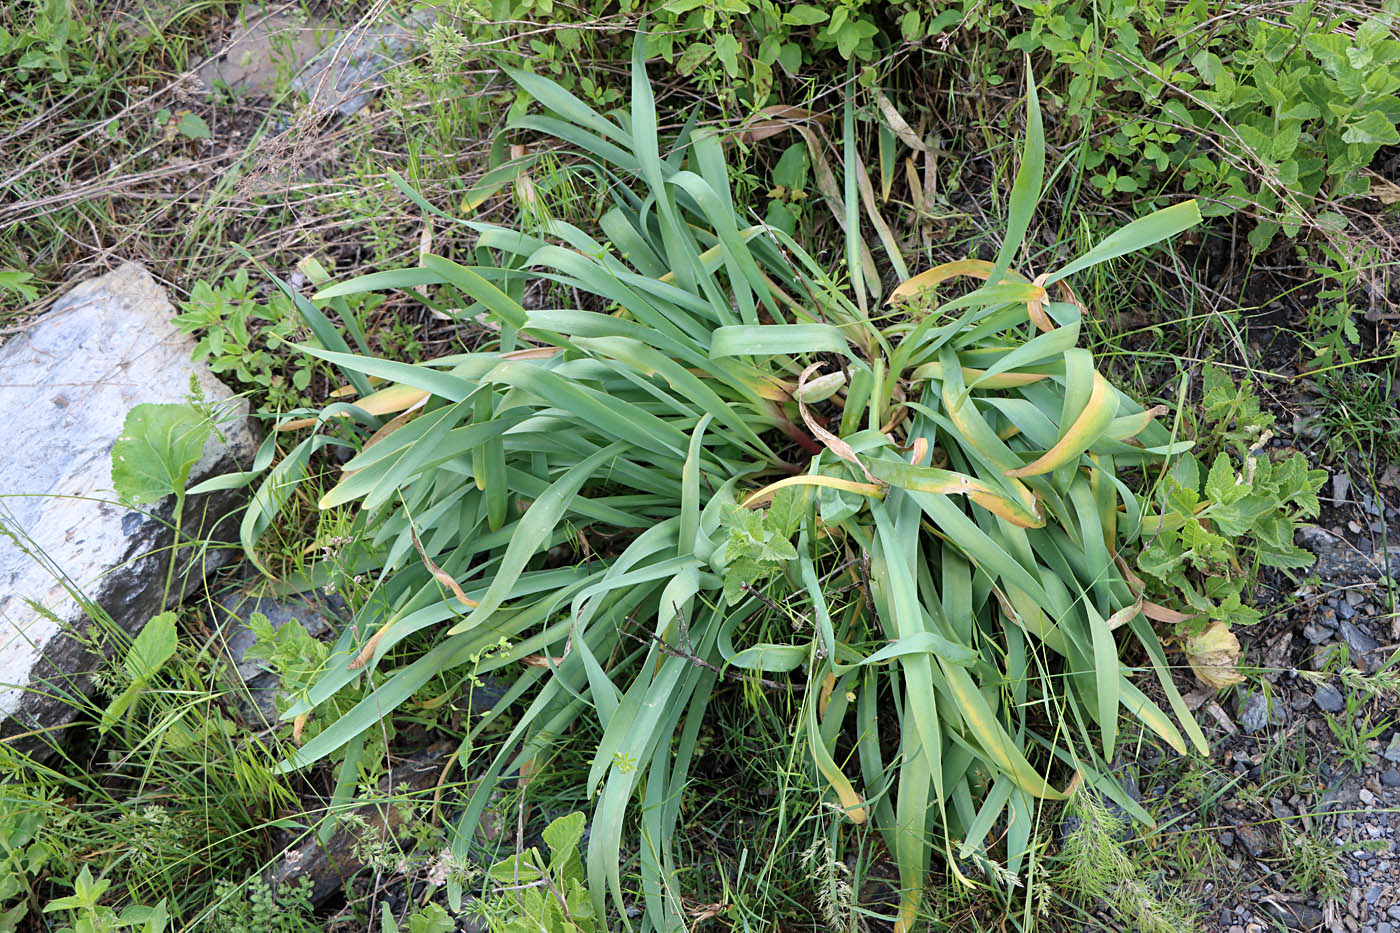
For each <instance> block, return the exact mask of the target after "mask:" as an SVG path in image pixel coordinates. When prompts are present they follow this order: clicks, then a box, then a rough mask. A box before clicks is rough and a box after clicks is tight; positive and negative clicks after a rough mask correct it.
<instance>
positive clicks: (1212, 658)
mask: <svg viewBox="0 0 1400 933" xmlns="http://www.w3.org/2000/svg"><path fill="white" fill-rule="evenodd" d="M1184 647H1185V649H1186V660H1187V661H1189V662H1191V669H1192V670H1193V671H1195V672H1196V676H1197V677H1199V678H1200V679H1201V680H1203V681H1204V682H1205V683H1206V684H1208V685H1209V686H1211V687H1214V688H1215V689H1217V690H1219V689H1221V688H1223V687H1230V686H1233V685H1234V684H1237V683H1240V682H1241V681H1242V680H1244V675H1243V674H1241V673H1240V671H1239V667H1238V665H1239V660H1240V640H1239V639H1238V638H1236V637H1235V633H1234V632H1232V631H1230V627H1229V626H1228V625H1226V624H1225V623H1224V622H1216V623H1214V624H1212V625H1211V627H1210V628H1208V629H1206V630H1205V631H1204V632H1202V633H1201V634H1199V635H1194V636H1192V637H1190V638H1188V639H1186V643H1185V645H1184Z"/></svg>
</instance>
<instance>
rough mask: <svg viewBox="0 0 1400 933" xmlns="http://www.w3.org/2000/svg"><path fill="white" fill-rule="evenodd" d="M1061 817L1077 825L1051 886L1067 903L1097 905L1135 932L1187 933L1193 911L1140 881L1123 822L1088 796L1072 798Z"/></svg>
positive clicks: (1194, 919) (1195, 923) (1194, 921)
mask: <svg viewBox="0 0 1400 933" xmlns="http://www.w3.org/2000/svg"><path fill="white" fill-rule="evenodd" d="M1067 814H1069V815H1071V816H1073V818H1074V819H1075V820H1076V821H1077V822H1076V823H1075V825H1074V828H1073V829H1071V830H1070V831H1069V833H1068V834H1067V835H1066V836H1065V839H1064V842H1063V844H1062V845H1061V846H1060V852H1059V855H1058V856H1057V861H1058V862H1059V867H1058V868H1057V869H1056V870H1055V872H1054V875H1053V883H1054V884H1055V885H1056V886H1057V887H1058V888H1059V889H1060V890H1061V891H1064V892H1066V893H1067V894H1068V895H1069V897H1070V899H1071V900H1072V901H1077V902H1079V903H1088V904H1093V903H1095V902H1102V903H1104V904H1106V905H1107V906H1108V907H1109V908H1111V909H1112V910H1113V911H1114V912H1115V913H1116V914H1117V915H1118V916H1119V917H1121V918H1123V919H1124V920H1125V921H1126V923H1127V925H1129V926H1131V927H1132V928H1134V929H1137V930H1140V931H1141V933H1190V931H1194V930H1197V929H1199V926H1200V917H1199V911H1198V910H1197V909H1196V908H1195V907H1194V906H1193V905H1192V904H1191V903H1190V902H1188V901H1187V900H1186V899H1184V898H1182V897H1181V896H1179V895H1177V894H1175V893H1172V892H1163V891H1162V890H1161V889H1160V886H1158V885H1154V884H1151V883H1149V882H1148V881H1147V880H1145V879H1144V878H1143V877H1142V871H1141V869H1140V867H1139V866H1138V865H1137V864H1136V863H1134V861H1133V858H1132V855H1131V854H1130V852H1129V849H1128V846H1127V845H1126V844H1125V841H1124V840H1125V839H1127V838H1129V834H1127V833H1126V832H1125V830H1126V829H1127V824H1126V821H1125V820H1124V818H1123V817H1121V816H1119V815H1118V814H1117V813H1114V812H1113V811H1112V810H1110V809H1109V808H1108V807H1107V806H1106V805H1105V804H1104V802H1103V800H1102V799H1100V798H1099V797H1098V796H1096V795H1095V794H1092V793H1082V792H1081V793H1079V794H1076V795H1075V796H1074V798H1073V800H1072V801H1071V803H1070V805H1069V807H1068V808H1067Z"/></svg>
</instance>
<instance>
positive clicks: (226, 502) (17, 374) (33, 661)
mask: <svg viewBox="0 0 1400 933" xmlns="http://www.w3.org/2000/svg"><path fill="white" fill-rule="evenodd" d="M174 313H175V311H174V308H172V307H171V305H170V302H169V300H168V299H167V298H166V295H165V291H164V289H162V288H161V287H160V286H159V285H157V284H156V282H155V280H154V279H152V278H151V275H150V273H148V272H147V271H146V270H145V268H144V267H142V266H141V265H139V264H137V263H127V264H126V265H124V266H122V267H121V268H119V269H117V270H116V271H115V272H111V273H109V274H107V275H104V276H102V277H101V278H98V279H93V280H90V281H87V282H84V283H82V284H80V285H78V286H77V287H76V288H74V289H73V290H72V291H70V292H69V293H68V294H66V295H64V296H63V297H62V298H61V299H60V300H59V301H58V302H57V303H56V304H55V305H54V306H53V309H52V310H50V311H49V312H48V313H47V314H45V315H44V316H43V317H41V318H40V319H39V320H38V321H37V322H36V323H34V324H33V325H32V326H30V327H28V328H27V329H25V330H24V331H21V332H20V333H18V334H16V335H14V336H12V337H11V338H10V339H9V340H8V342H6V343H5V344H4V345H3V346H0V411H4V412H6V413H7V416H8V417H7V418H6V419H5V421H4V422H3V426H2V427H0V720H3V721H4V728H3V731H4V734H6V735H15V734H16V733H20V732H29V731H35V732H36V733H39V732H46V731H48V730H53V729H56V728H60V727H62V726H63V725H64V724H66V723H67V722H69V721H71V720H72V718H73V716H74V715H75V712H76V709H75V707H78V706H81V704H82V703H83V702H84V700H85V698H86V696H87V695H88V694H89V693H90V692H91V686H92V683H91V681H92V678H91V673H92V671H93V670H94V668H95V667H97V666H98V664H99V659H98V657H97V655H96V654H95V653H94V651H93V645H94V644H95V643H96V642H97V641H99V639H98V638H97V635H98V634H99V633H100V631H101V629H100V628H96V630H95V631H92V632H89V628H90V627H92V626H93V625H94V623H92V622H91V621H90V620H91V618H92V616H93V615H94V614H97V615H98V616H99V617H100V616H101V615H102V614H105V615H107V616H109V617H110V618H111V620H112V622H113V623H115V625H116V626H118V627H119V628H121V629H122V630H123V631H125V632H126V633H127V634H134V633H135V632H136V631H137V630H139V629H140V628H141V626H143V625H144V624H145V623H146V620H148V619H149V618H150V617H151V616H152V615H155V614H156V613H158V612H159V611H160V610H161V608H162V607H161V606H160V599H161V592H162V589H163V587H164V584H165V572H166V567H167V561H168V559H169V548H170V545H171V542H172V539H173V533H172V530H171V527H170V524H171V520H172V514H171V513H172V511H173V502H174V500H173V497H169V498H167V499H166V500H165V501H164V502H162V503H160V504H159V505H157V506H156V507H153V508H151V510H150V513H149V514H148V513H147V512H138V511H134V510H131V509H128V508H126V507H125V506H123V505H121V504H120V503H118V502H117V501H116V497H115V494H114V493H113V492H112V491H111V490H112V471H111V453H112V444H113V443H114V442H115V441H116V439H117V437H118V436H119V435H120V434H121V430H122V424H123V422H124V421H125V419H126V413H127V411H128V410H129V409H130V408H131V407H132V406H133V405H137V404H139V403H142V402H156V403H166V402H180V401H183V400H184V399H185V397H186V395H187V394H188V393H189V391H190V380H191V378H194V379H195V380H197V381H198V384H199V386H200V388H201V389H202V390H203V393H204V395H205V397H206V398H207V399H209V400H210V401H212V402H215V403H218V404H220V405H221V407H226V409H227V411H228V414H229V418H228V420H227V421H226V422H224V423H223V424H222V425H221V431H222V433H223V435H224V437H225V439H226V440H227V445H224V444H221V443H219V441H218V440H217V439H215V438H211V439H210V442H209V444H208V445H206V447H205V449H204V456H203V457H202V458H201V460H200V461H199V463H198V464H196V466H195V468H194V470H193V471H192V472H191V475H190V484H191V485H194V484H195V483H197V482H200V481H201V480H203V479H205V478H207V477H209V476H212V475H215V474H217V473H224V472H227V471H230V470H236V469H240V468H242V467H244V466H246V464H247V462H248V461H249V460H251V458H252V455H253V452H254V450H255V449H256V445H257V441H256V439H255V437H254V435H253V433H252V430H251V429H250V427H249V425H248V421H247V403H246V402H245V401H243V400H241V399H234V398H233V396H232V393H230V392H229V390H228V388H227V387H225V386H224V385H223V384H222V383H220V382H219V381H218V379H216V378H214V375H213V374H212V373H210V372H209V371H208V370H207V369H206V368H204V367H202V366H198V365H196V364H194V363H192V362H191V361H190V354H191V352H192V350H193V347H194V344H193V341H192V340H191V339H190V338H189V337H188V336H185V335H183V334H181V333H179V332H178V331H177V330H176V329H175V327H174V325H173V324H172V323H171V318H172V316H173V315H174ZM240 498H241V493H240V492H238V491H221V492H214V493H209V494H208V495H204V496H191V497H189V499H188V500H187V502H186V506H185V516H184V520H183V529H182V534H184V535H186V537H185V540H186V541H187V542H188V541H190V540H199V539H211V538H219V537H223V538H225V539H227V538H231V537H233V536H234V535H235V534H236V531H237V525H236V522H235V521H232V520H229V521H225V520H224V519H225V518H226V517H227V516H228V514H229V512H230V511H232V510H233V508H234V507H235V506H236V505H237V504H238V503H239V501H240ZM193 553H194V549H193V548H189V547H187V548H184V549H183V550H182V551H181V556H182V558H185V560H184V561H182V565H183V566H182V567H181V568H177V574H178V575H180V579H181V580H182V581H183V582H184V583H185V585H186V586H189V585H192V584H193V583H197V582H198V577H199V576H200V575H201V574H203V573H207V572H209V571H211V570H212V569H214V568H215V567H217V566H218V565H219V564H221V563H223V562H224V561H225V560H226V559H227V558H228V557H229V556H230V555H231V554H232V552H231V551H230V550H228V549H225V548H211V549H208V550H207V551H205V552H204V553H201V554H200V556H199V560H198V565H197V567H195V568H191V567H190V566H189V563H190V562H189V558H190V556H191V555H192V554H193ZM177 595H179V594H177ZM94 610H95V612H94ZM100 640H101V641H102V642H104V643H110V642H111V639H110V638H105V639H100Z"/></svg>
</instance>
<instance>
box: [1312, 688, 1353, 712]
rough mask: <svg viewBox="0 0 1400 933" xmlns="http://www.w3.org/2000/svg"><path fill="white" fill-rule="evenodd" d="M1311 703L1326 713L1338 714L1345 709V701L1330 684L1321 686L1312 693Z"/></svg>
mask: <svg viewBox="0 0 1400 933" xmlns="http://www.w3.org/2000/svg"><path fill="white" fill-rule="evenodd" d="M1313 702H1315V703H1316V704H1317V705H1318V708H1319V709H1321V710H1323V711H1324V712H1327V713H1340V712H1341V711H1342V710H1344V709H1346V708H1347V704H1346V700H1344V699H1342V695H1341V694H1340V693H1338V692H1337V688H1335V687H1333V686H1332V685H1331V684H1323V685H1322V686H1320V687H1318V688H1317V690H1316V691H1315V692H1314V693H1313Z"/></svg>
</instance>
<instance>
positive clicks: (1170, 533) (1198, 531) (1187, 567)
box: [1137, 366, 1327, 634]
mask: <svg viewBox="0 0 1400 933" xmlns="http://www.w3.org/2000/svg"><path fill="white" fill-rule="evenodd" d="M1204 388H1205V391H1204V397H1203V399H1202V411H1203V414H1204V427H1205V429H1206V433H1207V434H1209V435H1211V436H1215V437H1219V438H1222V439H1224V440H1226V441H1227V442H1229V441H1233V444H1232V445H1228V446H1230V447H1232V449H1225V448H1226V446H1227V445H1222V449H1219V450H1218V451H1217V452H1216V454H1215V459H1214V460H1213V461H1211V464H1210V467H1209V469H1205V468H1204V467H1203V466H1202V464H1200V463H1199V462H1198V461H1197V460H1196V458H1195V457H1193V456H1192V455H1191V454H1185V455H1183V456H1181V457H1179V458H1178V459H1177V460H1176V461H1175V463H1173V464H1172V467H1171V470H1170V471H1169V472H1168V473H1167V475H1166V476H1165V478H1164V481H1163V483H1162V484H1161V486H1160V492H1159V495H1158V497H1157V498H1158V503H1159V505H1160V507H1161V512H1160V516H1158V517H1155V518H1149V519H1147V520H1146V531H1145V536H1146V537H1147V538H1148V542H1149V543H1148V544H1147V546H1146V547H1144V548H1143V550H1142V553H1141V554H1140V555H1139V556H1138V560H1137V565H1138V569H1139V570H1141V571H1142V572H1143V574H1144V576H1145V577H1146V578H1147V579H1148V581H1149V583H1150V586H1149V591H1150V592H1151V593H1152V594H1153V595H1156V596H1159V597H1162V598H1164V600H1165V601H1168V602H1175V601H1178V600H1179V601H1181V602H1183V603H1184V604H1185V608H1186V609H1187V610H1188V612H1189V614H1190V616H1191V618H1190V619H1189V620H1187V621H1186V622H1184V623H1183V631H1184V632H1185V633H1186V634H1199V633H1200V632H1201V631H1203V630H1204V628H1205V627H1206V626H1207V625H1209V624H1210V623H1212V622H1222V623H1224V624H1226V625H1253V624H1254V623H1256V622H1258V621H1259V618H1260V615H1259V611H1258V610H1256V609H1254V608H1253V607H1252V606H1251V605H1250V595H1251V593H1252V590H1253V585H1254V582H1255V580H1256V579H1257V577H1258V573H1259V570H1260V568H1262V567H1275V568H1278V569H1280V570H1284V571H1288V570H1298V569H1302V568H1304V567H1310V566H1312V564H1313V561H1314V558H1313V555H1312V554H1311V553H1310V552H1308V551H1305V550H1303V549H1302V548H1300V547H1298V546H1297V545H1295V544H1294V543H1293V534H1294V531H1295V528H1296V522H1297V521H1298V520H1300V519H1305V518H1315V517H1316V516H1317V514H1318V509H1319V503H1318V500H1317V492H1318V490H1319V489H1321V488H1322V484H1323V482H1324V481H1325V480H1326V479H1327V471H1326V470H1310V469H1309V468H1308V461H1307V458H1306V457H1304V456H1303V455H1302V454H1301V453H1297V452H1295V453H1294V454H1293V455H1292V456H1291V457H1289V458H1288V459H1287V460H1282V461H1275V460H1273V459H1272V458H1270V456H1269V455H1268V453H1267V452H1263V453H1260V452H1258V445H1260V444H1264V443H1267V441H1268V440H1269V437H1270V436H1271V435H1270V434H1267V433H1265V432H1266V431H1267V429H1268V427H1269V425H1271V424H1272V423H1273V416H1272V415H1268V414H1265V413H1262V412H1261V411H1260V410H1259V402H1258V399H1256V398H1255V397H1254V395H1253V393H1252V392H1251V391H1250V389H1249V387H1248V385H1247V384H1246V385H1244V386H1236V385H1235V383H1234V382H1233V380H1231V379H1230V377H1229V376H1228V375H1227V374H1226V373H1225V372H1224V371H1223V370H1221V369H1219V368H1218V367H1215V366H1207V367H1206V368H1205V387H1204Z"/></svg>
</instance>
